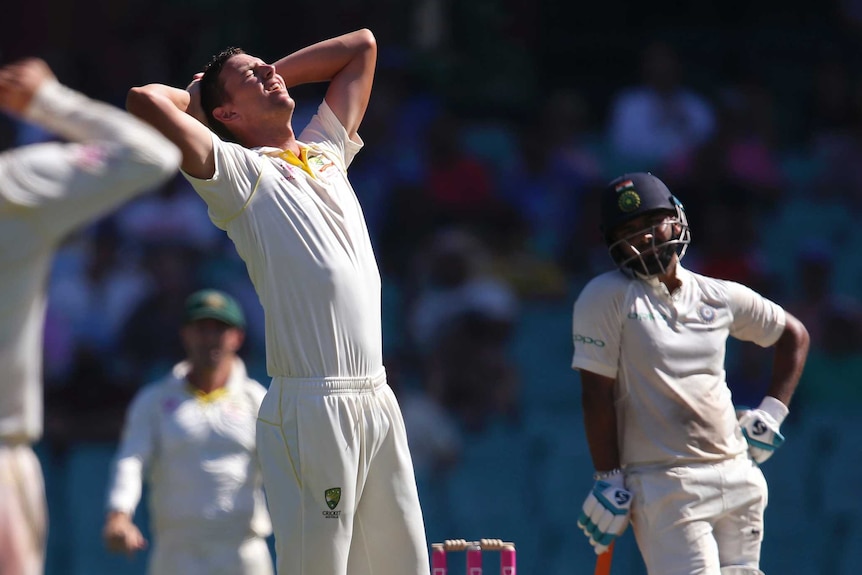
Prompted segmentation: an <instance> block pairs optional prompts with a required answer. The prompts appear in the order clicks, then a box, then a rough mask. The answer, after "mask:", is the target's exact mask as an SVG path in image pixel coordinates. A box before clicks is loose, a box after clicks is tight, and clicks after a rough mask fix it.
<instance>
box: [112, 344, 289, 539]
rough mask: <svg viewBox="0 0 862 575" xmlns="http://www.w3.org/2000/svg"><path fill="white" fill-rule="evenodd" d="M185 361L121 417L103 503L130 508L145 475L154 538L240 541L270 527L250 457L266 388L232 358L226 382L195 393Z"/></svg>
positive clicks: (118, 508)
mask: <svg viewBox="0 0 862 575" xmlns="http://www.w3.org/2000/svg"><path fill="white" fill-rule="evenodd" d="M188 371H189V365H188V364H187V363H185V362H183V363H180V364H178V365H177V366H176V367H174V369H173V371H172V373H171V374H170V375H168V376H167V377H165V378H164V379H163V380H161V381H158V382H156V383H153V384H151V385H149V386H147V387H145V388H144V389H142V390H141V391H140V392H139V393H138V395H137V396H136V397H135V399H134V401H133V402H132V404H131V406H130V407H129V412H128V414H127V416H126V423H125V426H124V428H123V436H122V440H121V442H120V446H119V450H118V452H117V456H116V460H115V462H114V470H113V475H112V479H111V483H110V485H109V490H108V509H109V510H116V511H124V512H126V513H129V514H133V513H134V511H135V509H136V508H137V506H138V503H139V502H140V499H141V489H142V482H143V481H144V477H146V481H147V483H148V485H149V488H150V492H149V504H150V507H149V508H150V516H151V522H152V528H153V531H154V533H155V534H156V535H157V536H158V537H160V538H165V537H168V538H171V539H176V538H183V539H184V540H185V539H189V538H201V537H205V538H211V539H219V540H226V541H237V542H238V541H241V540H242V539H243V538H245V537H248V536H250V535H252V534H253V535H258V536H261V537H266V536H267V535H269V534H270V533H271V532H272V525H271V524H270V519H269V514H268V512H267V510H266V504H265V502H264V498H263V491H262V479H261V475H260V468H259V465H258V462H257V457H256V455H255V423H256V421H257V412H258V409H260V403H261V401H262V400H263V396H264V395H265V394H266V388H264V387H263V386H262V385H260V384H259V383H258V382H256V381H254V380H253V379H250V378H249V377H248V375H247V373H246V369H245V365H244V364H243V362H242V360H240V359H237V360H236V362H235V363H234V366H233V370H232V371H231V375H230V378H229V380H228V383H227V385H226V386H225V387H224V388H223V390H221V391H216V392H214V393H212V394H209V395H207V396H201V394H199V393H196V392H195V391H194V389H193V388H192V387H191V386H190V384H189V383H188V382H187V380H186V375H187V374H188Z"/></svg>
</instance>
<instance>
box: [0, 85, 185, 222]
mask: <svg viewBox="0 0 862 575" xmlns="http://www.w3.org/2000/svg"><path fill="white" fill-rule="evenodd" d="M25 119H26V120H28V121H30V122H33V123H36V124H38V125H40V126H42V127H43V128H45V129H47V130H48V131H50V132H52V133H54V134H57V135H59V136H61V137H62V138H64V139H66V140H69V141H70V142H69V143H58V142H52V143H46V144H35V145H31V146H24V147H21V148H17V149H14V150H11V151H9V152H6V153H4V154H0V207H2V204H11V206H12V207H7V208H6V209H16V210H19V211H20V212H21V213H22V215H24V216H27V217H29V218H30V221H32V222H34V223H35V225H36V226H37V231H38V232H40V233H41V234H43V235H44V236H46V237H49V238H59V237H62V236H63V235H65V234H66V233H67V232H69V231H70V230H72V229H74V228H76V227H78V226H79V225H81V224H83V223H85V222H87V221H89V220H93V219H96V218H97V217H99V216H101V215H103V214H105V213H107V212H108V211H110V210H111V209H113V208H115V207H116V206H117V205H119V204H120V203H121V202H123V201H126V200H128V199H129V198H131V197H132V196H134V195H135V194H137V193H140V192H144V191H147V190H150V189H154V188H155V187H156V186H157V185H158V184H160V183H162V182H163V181H165V180H167V179H168V177H169V176H171V174H173V173H175V172H176V170H177V167H178V165H179V161H180V153H179V150H178V149H177V148H176V147H175V146H174V145H173V144H172V143H171V142H170V141H168V140H167V139H166V138H164V137H163V136H162V135H161V134H159V133H158V132H157V131H156V130H155V129H153V128H152V127H150V126H149V125H147V124H145V123H144V122H142V121H140V120H138V119H137V118H135V117H134V116H132V115H131V114H129V113H127V112H125V111H124V110H121V109H119V108H116V107H114V106H111V105H108V104H105V103H102V102H99V101H96V100H91V99H90V98H88V97H86V96H84V95H83V94H80V93H78V92H75V91H74V90H71V89H69V88H67V87H65V86H63V85H61V84H59V83H58V82H50V83H48V84H46V85H45V86H43V87H42V88H40V89H39V91H38V92H37V93H36V95H35V96H34V98H33V102H32V103H31V104H30V107H29V108H28V110H27V113H26V115H25Z"/></svg>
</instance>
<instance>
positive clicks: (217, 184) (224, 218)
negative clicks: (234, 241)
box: [182, 133, 269, 230]
mask: <svg viewBox="0 0 862 575" xmlns="http://www.w3.org/2000/svg"><path fill="white" fill-rule="evenodd" d="M212 142H213V154H214V156H215V173H214V174H213V176H212V178H210V179H208V180H201V179H198V178H195V177H194V176H190V175H189V174H187V173H185V172H182V174H183V176H185V178H186V179H187V180H188V181H189V183H191V185H192V187H193V188H194V189H195V191H196V192H197V193H198V195H199V196H200V197H201V198H203V200H204V201H205V202H206V204H207V207H208V209H209V210H208V212H209V217H210V220H212V222H213V223H214V224H215V225H216V226H217V227H218V228H219V229H222V230H224V229H226V226H227V223H228V222H229V221H230V220H232V219H234V218H235V217H236V216H237V215H238V214H239V213H241V212H242V210H243V209H244V208H245V205H246V203H247V202H248V201H249V200H250V199H251V197H252V195H253V194H254V192H255V189H256V188H257V184H258V181H259V180H260V175H261V173H262V172H263V169H264V166H265V162H268V161H269V160H267V159H264V158H261V156H260V154H258V153H257V152H256V151H254V150H250V149H248V148H246V147H244V146H240V145H239V144H234V143H232V142H225V141H224V140H222V139H221V138H219V137H218V136H217V135H216V134H215V133H213V134H212Z"/></svg>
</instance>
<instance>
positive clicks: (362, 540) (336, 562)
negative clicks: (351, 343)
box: [257, 371, 430, 575]
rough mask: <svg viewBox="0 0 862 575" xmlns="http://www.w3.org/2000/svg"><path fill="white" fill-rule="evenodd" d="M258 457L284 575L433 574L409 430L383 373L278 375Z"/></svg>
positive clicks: (264, 411)
mask: <svg viewBox="0 0 862 575" xmlns="http://www.w3.org/2000/svg"><path fill="white" fill-rule="evenodd" d="M257 450H258V458H259V460H260V466H261V471H262V474H263V482H264V488H265V490H266V497H267V502H268V505H269V513H270V516H271V518H272V525H273V531H274V533H275V548H276V567H277V572H278V574H279V575H428V573H429V571H430V569H429V563H428V548H427V543H426V540H425V526H424V522H423V519H422V511H421V509H420V506H419V494H418V492H417V489H416V479H415V476H414V474H413V463H412V460H411V458H410V451H409V449H408V447H407V433H406V431H405V429H404V420H403V418H402V416H401V409H400V408H399V406H398V402H397V400H396V399H395V395H394V394H393V392H392V390H391V389H390V387H389V385H387V384H386V376H385V372H383V371H381V373H380V374H378V375H377V376H375V377H370V378H323V379H290V378H280V377H276V378H274V379H273V380H272V383H271V384H270V387H269V390H268V391H267V394H266V397H265V398H264V400H263V403H262V405H261V407H260V412H259V413H258V421H257Z"/></svg>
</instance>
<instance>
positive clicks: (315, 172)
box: [186, 101, 383, 378]
mask: <svg viewBox="0 0 862 575" xmlns="http://www.w3.org/2000/svg"><path fill="white" fill-rule="evenodd" d="M299 140H300V146H302V147H303V148H305V149H306V150H305V152H307V159H308V161H307V169H308V171H306V169H304V168H303V167H302V166H298V165H294V164H293V163H291V162H289V161H287V160H286V159H283V158H282V157H280V156H279V153H280V152H281V150H278V149H275V148H257V149H249V148H245V147H243V146H240V145H238V144H233V143H228V142H224V141H222V140H221V139H219V138H218V136H216V135H215V134H213V147H214V151H215V162H216V170H215V174H214V175H213V177H212V178H211V179H209V180H199V179H196V178H193V177H191V176H189V175H188V174H186V178H188V180H189V181H190V182H191V183H192V185H193V186H194V188H195V190H196V191H197V192H198V194H199V195H200V196H201V197H202V198H203V199H204V200H205V201H206V203H207V205H208V207H209V215H210V219H212V221H213V223H215V224H216V226H218V227H219V228H221V229H223V230H226V231H227V233H228V235H229V236H230V238H231V239H232V240H233V242H234V245H235V246H236V249H237V252H238V253H239V255H240V257H242V259H243V260H244V261H245V263H246V267H247V269H248V273H249V277H250V278H251V281H252V283H253V284H254V286H255V289H256V291H257V294H258V297H259V298H260V302H261V305H262V306H263V309H264V315H265V318H266V356H267V371H268V372H269V375H270V376H272V377H279V376H280V377H291V378H316V377H325V376H340V377H347V376H371V375H374V374H376V373H379V372H380V370H381V369H382V366H383V353H382V325H381V307H380V297H381V293H380V272H379V271H378V268H377V261H376V260H375V257H374V252H373V251H372V247H371V240H370V238H369V236H368V230H367V228H366V226H365V218H364V216H363V214H362V209H361V208H360V206H359V201H358V200H357V198H356V194H355V193H354V191H353V188H352V187H351V185H350V182H349V181H348V179H347V167H348V166H349V165H350V162H351V161H352V160H353V157H354V156H355V155H356V153H357V152H358V151H359V149H360V148H361V147H362V144H361V142H354V141H352V140H350V139H349V138H348V136H347V131H346V130H345V129H344V127H343V126H342V125H341V124H340V123H339V121H338V118H336V116H335V114H333V112H332V110H330V108H329V106H328V105H327V104H326V102H325V101H324V102H323V103H322V104H321V105H320V107H319V108H318V112H317V114H316V115H315V116H314V117H313V118H312V120H311V122H310V123H309V125H308V126H307V127H306V128H305V130H303V131H302V133H301V134H300V136H299Z"/></svg>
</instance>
